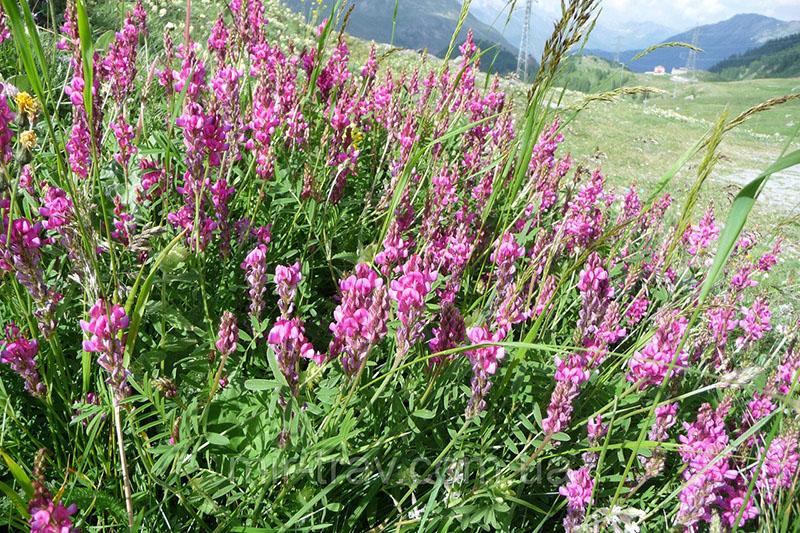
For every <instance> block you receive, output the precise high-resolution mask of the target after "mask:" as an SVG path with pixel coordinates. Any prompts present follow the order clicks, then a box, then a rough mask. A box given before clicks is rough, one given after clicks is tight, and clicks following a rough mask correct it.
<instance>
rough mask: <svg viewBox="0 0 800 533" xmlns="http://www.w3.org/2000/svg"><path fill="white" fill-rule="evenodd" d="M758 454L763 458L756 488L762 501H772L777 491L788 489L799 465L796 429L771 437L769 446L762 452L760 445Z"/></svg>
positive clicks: (776, 498) (775, 498)
mask: <svg viewBox="0 0 800 533" xmlns="http://www.w3.org/2000/svg"><path fill="white" fill-rule="evenodd" d="M759 456H763V457H764V460H763V463H762V465H761V473H760V474H759V477H758V480H757V481H756V488H757V489H758V492H759V493H760V494H761V496H762V497H763V498H764V501H766V502H767V503H773V502H775V501H777V500H778V491H779V490H781V489H789V488H791V487H792V484H793V483H794V479H795V476H796V475H797V469H798V465H800V445H799V444H798V434H797V432H796V431H789V432H787V433H785V434H784V435H780V436H778V437H775V438H774V439H772V442H771V443H770V445H769V448H768V449H767V450H766V453H765V452H764V448H763V447H762V448H761V450H760V451H759Z"/></svg>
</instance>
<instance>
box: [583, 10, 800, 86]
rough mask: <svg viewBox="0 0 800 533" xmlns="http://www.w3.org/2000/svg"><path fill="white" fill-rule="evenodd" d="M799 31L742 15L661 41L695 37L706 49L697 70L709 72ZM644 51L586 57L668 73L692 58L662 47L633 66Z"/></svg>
mask: <svg viewBox="0 0 800 533" xmlns="http://www.w3.org/2000/svg"><path fill="white" fill-rule="evenodd" d="M797 32H800V21H790V22H787V21H783V20H778V19H774V18H770V17H765V16H763V15H756V14H742V15H736V16H734V17H731V18H729V19H728V20H723V21H722V22H717V23H716V24H707V25H705V26H698V27H696V28H692V29H690V30H688V31H685V32H683V33H679V34H677V35H672V36H671V37H667V38H665V39H663V41H662V42H671V41H680V42H685V43H690V44H691V43H693V41H694V39H695V36H696V37H697V43H696V44H697V46H699V47H700V48H702V49H703V52H701V53H698V54H697V62H696V68H698V69H700V70H708V69H709V68H711V67H712V66H713V65H715V64H717V63H719V62H720V61H722V60H724V59H727V58H729V57H731V56H733V55H736V54H742V53H744V52H746V51H748V50H750V49H753V48H756V47H758V46H760V45H762V44H764V43H765V42H767V41H768V40H770V39H775V38H778V37H784V36H787V35H790V34H793V33H797ZM641 50H642V48H631V49H628V50H624V51H622V52H619V53H618V54H617V53H616V52H612V51H609V50H602V49H586V50H584V54H586V55H596V56H599V57H603V58H606V59H614V58H615V57H617V55H618V57H619V60H620V61H622V62H623V63H626V64H628V67H629V68H630V69H631V70H633V71H635V72H646V71H651V70H653V68H654V67H655V66H657V65H661V66H663V67H665V68H666V69H667V71H669V70H670V69H672V68H674V67H683V66H685V65H686V62H687V59H688V56H689V50H688V49H686V48H661V49H658V50H655V51H654V52H652V53H650V54H648V55H646V56H645V57H643V58H641V59H639V60H637V61H635V62H633V63H630V61H631V60H632V59H633V57H634V56H635V55H636V54H638V53H639V52H640V51H641Z"/></svg>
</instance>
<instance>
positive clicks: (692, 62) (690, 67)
mask: <svg viewBox="0 0 800 533" xmlns="http://www.w3.org/2000/svg"><path fill="white" fill-rule="evenodd" d="M699 41H700V28H695V29H694V33H693V34H692V46H693V47H695V48H697V43H698V42H699ZM696 69H697V52H696V51H695V50H691V49H690V50H689V57H687V58H686V70H687V71H689V72H694V71H695V70H696Z"/></svg>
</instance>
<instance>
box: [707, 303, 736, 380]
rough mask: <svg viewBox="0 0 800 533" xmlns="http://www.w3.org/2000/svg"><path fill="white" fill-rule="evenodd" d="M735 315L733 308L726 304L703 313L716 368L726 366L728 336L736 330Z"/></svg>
mask: <svg viewBox="0 0 800 533" xmlns="http://www.w3.org/2000/svg"><path fill="white" fill-rule="evenodd" d="M735 315H736V310H735V308H734V307H733V306H730V305H726V304H723V305H720V306H717V307H710V308H709V309H708V310H707V311H706V312H705V318H706V321H707V322H708V331H709V333H710V334H711V342H712V347H713V350H714V361H715V364H716V366H717V368H724V367H727V366H728V357H727V355H726V350H727V346H728V335H729V334H730V332H731V331H733V330H734V329H736V325H737V321H736V316H735Z"/></svg>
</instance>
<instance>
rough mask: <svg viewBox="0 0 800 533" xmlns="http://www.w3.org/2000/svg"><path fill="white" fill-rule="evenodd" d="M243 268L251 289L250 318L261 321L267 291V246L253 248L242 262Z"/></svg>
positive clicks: (261, 245)
mask: <svg viewBox="0 0 800 533" xmlns="http://www.w3.org/2000/svg"><path fill="white" fill-rule="evenodd" d="M242 268H243V269H244V270H245V277H246V278H247V285H248V286H249V287H250V291H249V292H250V316H251V317H252V318H253V319H254V320H261V314H262V313H263V312H264V293H265V292H266V290H267V246H266V245H265V244H259V245H257V246H256V247H255V248H253V249H252V250H251V251H250V253H249V254H247V257H245V259H244V262H242Z"/></svg>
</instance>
